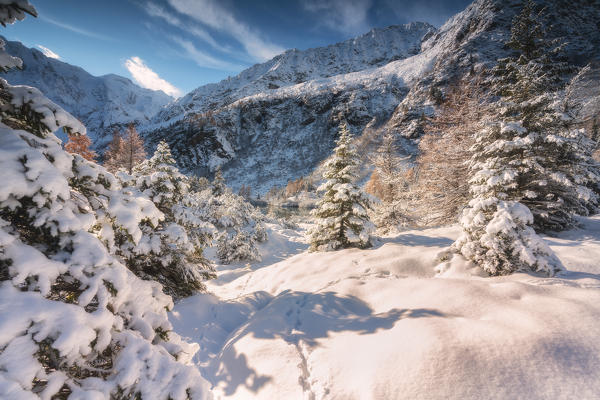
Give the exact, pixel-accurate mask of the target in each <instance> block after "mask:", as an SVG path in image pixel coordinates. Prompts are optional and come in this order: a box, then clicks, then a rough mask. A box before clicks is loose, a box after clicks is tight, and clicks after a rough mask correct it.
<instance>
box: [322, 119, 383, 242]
mask: <svg viewBox="0 0 600 400" xmlns="http://www.w3.org/2000/svg"><path fill="white" fill-rule="evenodd" d="M357 164H358V157H357V154H356V150H355V149H354V146H353V145H352V137H351V136H350V132H349V131H348V128H347V126H346V124H345V123H342V124H341V125H340V137H339V139H338V141H337V146H336V148H335V150H334V154H333V157H332V158H331V159H329V160H328V161H327V162H326V163H325V166H324V168H325V172H324V174H323V177H324V178H325V179H326V181H325V183H323V184H322V185H321V186H320V187H319V189H318V191H320V192H324V194H323V197H322V199H321V200H320V201H319V204H318V206H317V208H316V209H315V210H314V211H313V213H312V214H313V216H314V217H315V219H316V227H315V228H313V229H312V230H311V232H310V235H311V249H312V250H313V251H315V250H316V251H323V250H337V249H340V248H348V247H358V248H366V247H370V246H371V237H370V233H371V231H372V229H373V224H372V223H371V221H370V220H369V217H368V215H367V209H368V207H369V201H368V199H367V198H366V196H365V194H364V193H363V192H362V191H361V190H360V188H358V186H356V184H354V183H353V180H354V179H355V178H356V175H355V174H356V171H355V170H356V166H357Z"/></svg>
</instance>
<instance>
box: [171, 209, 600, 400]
mask: <svg viewBox="0 0 600 400" xmlns="http://www.w3.org/2000/svg"><path fill="white" fill-rule="evenodd" d="M582 221H583V222H584V223H585V229H579V230H573V231H569V232H566V233H563V234H561V235H560V236H559V237H558V238H546V239H547V242H548V244H549V245H550V246H551V248H552V249H553V250H554V251H555V252H556V253H557V255H558V256H559V257H560V259H561V261H562V262H563V263H564V265H565V267H566V269H567V272H565V273H562V274H561V275H560V276H558V277H555V278H545V277H541V276H540V277H538V276H534V275H531V274H514V275H511V276H507V277H497V278H488V277H483V274H482V273H481V271H478V270H477V269H476V268H473V267H472V266H471V265H469V264H467V263H465V262H460V261H457V260H454V261H453V262H452V265H451V266H450V268H447V269H446V271H445V272H444V274H443V275H440V276H436V275H435V271H434V267H435V265H436V255H437V254H438V253H440V251H442V250H443V249H444V248H445V247H446V246H448V245H449V244H451V243H452V241H453V240H455V239H456V237H457V236H458V234H459V228H458V227H444V228H437V229H429V230H423V231H407V232H403V233H400V234H398V235H397V236H393V237H385V238H381V240H380V242H379V243H378V244H377V245H376V246H375V248H373V249H370V250H356V249H350V250H342V251H337V252H328V253H306V252H303V253H300V254H296V255H294V256H292V257H289V258H287V259H285V260H283V261H280V262H274V261H277V258H278V256H277V254H276V253H277V252H276V251H274V248H275V246H274V245H272V244H269V242H267V245H268V246H271V249H270V250H269V251H270V253H269V254H270V255H269V256H267V257H265V258H264V259H263V262H262V263H260V264H259V265H258V266H244V265H237V268H236V266H231V265H230V266H227V267H226V268H228V270H223V269H221V271H222V272H221V274H220V277H219V278H218V279H217V280H215V281H213V282H211V283H209V285H208V287H209V291H210V292H211V293H210V294H203V295H197V296H194V297H191V298H188V299H186V300H184V301H182V302H180V303H178V304H177V305H176V306H175V310H174V313H173V315H172V317H171V322H172V323H173V325H174V328H175V331H176V332H177V333H179V334H180V335H181V336H183V337H187V338H188V340H190V341H193V342H197V343H199V344H200V348H201V350H200V352H199V353H198V354H197V355H196V357H195V359H194V360H195V362H196V364H197V366H198V367H199V369H200V370H201V372H202V375H203V376H204V377H206V378H207V379H208V380H209V381H211V383H212V384H213V385H214V391H215V397H216V398H217V399H219V398H222V399H226V398H235V399H245V398H252V399H282V398H286V399H304V398H306V399H392V398H394V399H447V398H451V399H459V398H460V399H482V398H486V399H507V398H511V399H520V398H523V399H572V398H578V399H594V398H598V396H600V369H599V367H600V343H598V340H597V338H598V335H599V334H600V324H598V319H599V317H600V290H599V289H600V265H598V262H597V261H596V260H598V256H600V218H598V217H594V218H586V219H583V220H582ZM269 230H270V232H269V233H270V236H275V237H276V238H277V239H276V241H277V246H278V248H279V255H280V256H281V254H284V253H285V254H289V252H290V250H291V251H300V250H301V249H302V239H301V237H300V236H298V234H297V233H295V234H294V233H292V232H294V231H289V230H282V229H280V228H277V227H276V226H274V225H270V226H269ZM286 237H288V238H289V239H288V242H287V244H285V242H283V239H284V238H286ZM286 246H287V247H286ZM270 262H274V263H272V264H269V263H270ZM236 270H240V271H243V272H240V273H239V275H232V274H235V271H236ZM221 277H226V278H227V279H226V280H225V281H222V280H221V279H222V278H221Z"/></svg>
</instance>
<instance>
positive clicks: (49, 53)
mask: <svg viewBox="0 0 600 400" xmlns="http://www.w3.org/2000/svg"><path fill="white" fill-rule="evenodd" d="M36 46H37V47H38V48H39V49H40V50H42V53H44V55H45V56H46V57H50V58H56V59H57V60H58V59H60V56H59V55H58V54H56V53H55V52H53V51H52V50H50V49H49V48H47V47H44V46H42V45H41V44H37V45H36Z"/></svg>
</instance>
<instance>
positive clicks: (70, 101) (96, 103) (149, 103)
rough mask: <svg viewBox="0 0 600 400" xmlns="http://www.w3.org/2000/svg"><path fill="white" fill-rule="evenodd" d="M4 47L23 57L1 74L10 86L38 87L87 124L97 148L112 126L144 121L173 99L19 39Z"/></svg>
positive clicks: (104, 141) (108, 134) (105, 140)
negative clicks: (99, 73)
mask: <svg viewBox="0 0 600 400" xmlns="http://www.w3.org/2000/svg"><path fill="white" fill-rule="evenodd" d="M6 48H7V51H8V53H9V54H12V55H14V56H17V57H19V58H21V59H22V60H23V69H22V70H18V69H12V70H10V71H9V72H7V73H2V74H0V77H2V78H4V79H6V80H7V81H8V82H9V83H11V84H13V85H28V86H33V87H36V88H38V89H40V90H41V91H42V93H44V94H45V95H46V96H47V97H48V98H50V99H51V100H52V101H54V102H56V103H57V104H59V105H60V106H62V107H63V108H64V109H65V110H67V111H69V112H70V113H71V114H73V115H74V116H75V117H77V118H78V119H80V120H81V121H82V122H83V123H84V124H85V125H86V127H87V130H88V134H89V135H90V137H91V139H92V141H93V142H94V147H96V148H99V147H102V145H103V144H105V143H106V142H108V141H109V140H110V134H111V133H112V128H113V127H115V126H118V125H123V124H127V123H130V122H135V123H144V122H147V121H148V120H149V119H150V117H152V116H153V115H154V114H156V113H157V112H158V111H159V110H160V109H161V108H162V107H163V106H165V105H166V104H168V103H169V102H171V101H172V100H173V98H172V97H170V96H168V95H167V94H165V93H164V92H162V91H155V90H149V89H144V88H141V87H139V86H137V85H136V84H134V83H133V82H132V81H131V80H129V79H127V78H125V77H122V76H119V75H114V74H109V75H104V76H99V77H96V76H93V75H91V74H89V73H88V72H86V71H85V70H84V69H82V68H80V67H76V66H73V65H70V64H67V63H65V62H62V61H59V60H57V59H54V58H50V57H46V56H45V55H44V54H43V53H42V52H41V51H39V50H37V49H30V48H27V47H25V46H24V45H23V44H21V43H20V42H14V41H7V45H6Z"/></svg>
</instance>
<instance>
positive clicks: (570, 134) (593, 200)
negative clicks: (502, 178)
mask: <svg viewBox="0 0 600 400" xmlns="http://www.w3.org/2000/svg"><path fill="white" fill-rule="evenodd" d="M537 9H538V6H537V5H536V3H535V2H533V1H528V2H527V3H526V4H525V6H524V7H523V10H522V12H521V13H520V14H519V15H518V16H517V17H515V19H514V21H513V26H512V30H511V38H510V40H509V42H508V43H507V45H508V46H509V47H510V48H512V49H513V50H515V54H514V55H513V56H511V57H508V58H506V59H502V60H499V63H498V67H497V68H496V69H495V70H494V73H495V75H496V78H495V80H494V86H495V90H496V92H497V93H498V94H500V95H501V96H502V98H501V101H500V103H499V108H500V123H501V125H502V127H501V128H499V129H500V131H501V132H502V134H500V136H498V135H495V134H494V135H492V137H491V138H493V139H494V140H501V141H507V143H510V146H511V147H512V149H511V150H510V151H511V152H513V153H514V157H513V158H515V159H516V158H520V159H521V160H520V161H514V162H513V164H512V165H511V166H512V168H513V170H514V171H515V173H516V174H517V175H516V176H515V177H514V179H513V180H511V183H510V184H508V183H507V186H506V187H505V188H503V191H504V192H505V193H506V198H507V199H511V200H515V201H519V202H521V203H522V204H524V205H526V206H527V207H528V208H529V209H530V210H531V212H532V213H533V216H534V227H535V228H536V230H540V231H546V230H554V231H557V230H563V229H567V228H569V227H571V226H572V225H573V223H574V220H573V216H574V214H583V215H586V214H587V213H588V211H589V210H593V209H595V207H596V206H597V204H598V195H597V191H598V189H597V187H598V178H599V176H600V175H599V172H600V169H599V168H598V164H597V163H596V162H594V161H593V159H592V158H591V152H592V148H591V147H592V143H591V142H590V141H589V140H588V139H587V138H586V137H585V135H584V133H583V131H582V130H578V129H574V127H573V125H574V119H573V118H572V117H571V116H569V113H568V110H566V109H565V107H564V105H561V101H559V98H560V97H559V96H560V93H559V92H558V90H559V89H562V85H563V78H564V74H565V73H567V72H569V71H571V67H570V66H569V65H568V64H567V63H566V62H565V61H564V57H563V55H562V46H560V45H559V44H557V42H556V41H555V40H549V39H547V37H546V33H545V31H544V28H543V22H542V18H543V10H542V11H537ZM496 136H498V137H496ZM499 144H500V142H498V145H499ZM499 150H500V149H499ZM503 151H508V150H503Z"/></svg>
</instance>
